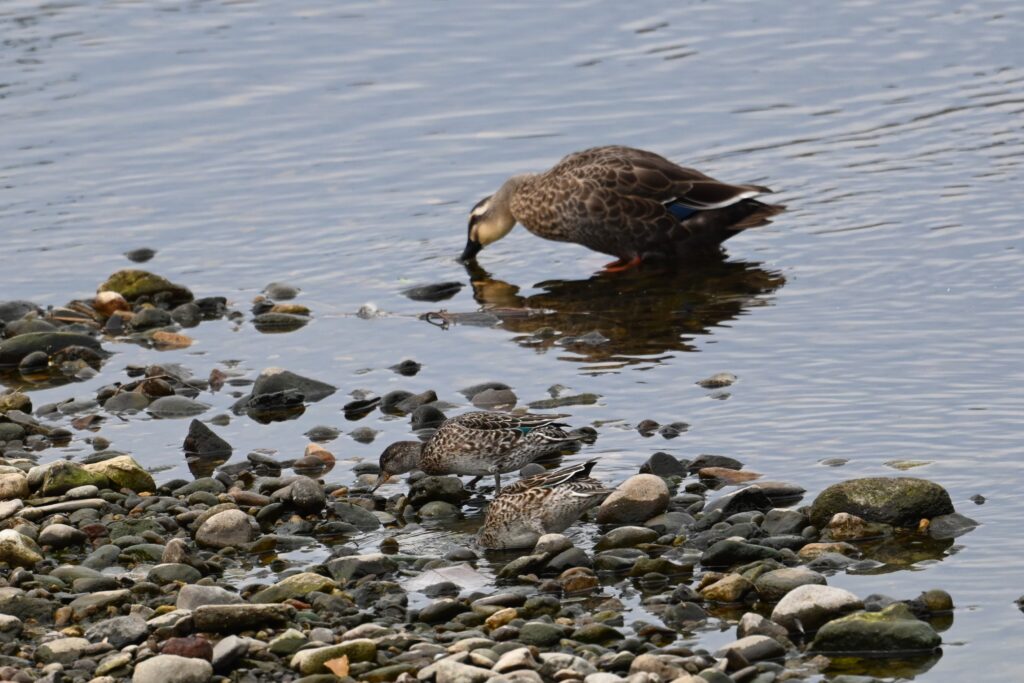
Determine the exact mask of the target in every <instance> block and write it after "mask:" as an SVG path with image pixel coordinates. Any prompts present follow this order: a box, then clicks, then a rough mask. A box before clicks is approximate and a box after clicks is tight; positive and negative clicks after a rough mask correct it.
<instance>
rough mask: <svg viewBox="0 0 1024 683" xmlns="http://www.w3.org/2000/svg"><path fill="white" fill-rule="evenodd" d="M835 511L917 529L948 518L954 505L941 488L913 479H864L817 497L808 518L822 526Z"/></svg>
mask: <svg viewBox="0 0 1024 683" xmlns="http://www.w3.org/2000/svg"><path fill="white" fill-rule="evenodd" d="M837 512H847V513H850V514H853V515H856V516H858V517H862V518H864V519H865V520H868V521H871V522H882V523H884V524H892V525H893V526H910V527H916V526H917V525H918V523H919V522H920V521H921V520H922V519H931V518H933V517H938V516H940V515H948V514H950V513H952V512H954V510H953V503H952V501H951V500H950V498H949V494H948V493H947V492H946V490H945V489H944V488H942V487H941V486H939V485H938V484H936V483H934V482H930V481H928V480H926V479H916V478H913V477H866V478H863V479H850V480H847V481H844V482H840V483H838V484H833V485H832V486H829V487H828V488H827V489H825V490H824V491H822V492H821V493H820V494H818V497H817V498H816V499H815V500H814V503H813V504H812V505H811V510H810V519H811V523H812V524H814V525H815V526H818V527H822V526H824V525H825V524H827V523H828V522H829V520H831V519H832V517H833V515H835V514H836V513H837Z"/></svg>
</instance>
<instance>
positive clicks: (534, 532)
mask: <svg viewBox="0 0 1024 683" xmlns="http://www.w3.org/2000/svg"><path fill="white" fill-rule="evenodd" d="M595 464H597V461H596V460H590V461H588V462H584V463H577V464H575V465H571V466H569V467H563V468H561V469H558V470H553V471H551V472H544V473H542V474H538V475H535V476H532V477H527V478H526V479H520V480H519V481H517V482H516V483H514V484H512V485H511V486H507V487H505V489H504V490H503V491H502V492H501V495H499V496H497V497H496V498H495V499H494V501H493V502H492V503H491V504H490V505H489V506H488V508H487V514H486V516H485V518H484V523H483V526H481V527H480V531H479V532H478V533H477V542H478V543H479V544H480V545H481V546H482V547H484V548H493V549H497V548H527V547H530V546H532V545H533V544H535V543H536V542H537V539H538V538H540V537H541V536H543V535H544V534H551V533H559V532H561V531H564V530H565V529H567V528H569V526H570V525H572V523H573V522H575V521H576V520H578V519H579V518H580V517H581V516H582V515H583V513H585V512H586V511H587V510H589V509H590V508H592V507H594V506H595V505H597V504H598V503H600V502H601V501H602V500H604V498H605V496H607V495H608V494H609V493H611V489H608V488H606V487H605V486H604V484H602V483H601V482H600V481H598V480H596V479H593V478H591V477H590V471H591V470H592V469H593V468H594V465H595Z"/></svg>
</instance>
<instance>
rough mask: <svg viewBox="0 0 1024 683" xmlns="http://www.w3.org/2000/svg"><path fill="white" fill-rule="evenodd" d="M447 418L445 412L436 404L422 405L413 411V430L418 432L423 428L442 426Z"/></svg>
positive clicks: (411, 419) (411, 420) (411, 421)
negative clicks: (435, 405) (436, 406)
mask: <svg viewBox="0 0 1024 683" xmlns="http://www.w3.org/2000/svg"><path fill="white" fill-rule="evenodd" d="M445 419H446V418H445V415H444V413H442V412H441V411H440V410H438V409H437V408H435V407H434V406H420V407H419V408H417V409H416V410H414V411H413V413H412V417H411V418H410V423H411V426H412V430H413V431H414V432H418V431H419V430H421V429H432V428H436V427H440V426H441V423H442V422H444V421H445Z"/></svg>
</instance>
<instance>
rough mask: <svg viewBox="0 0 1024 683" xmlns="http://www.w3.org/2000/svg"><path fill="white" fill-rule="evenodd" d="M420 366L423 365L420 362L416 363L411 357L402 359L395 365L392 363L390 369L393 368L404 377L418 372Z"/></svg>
mask: <svg viewBox="0 0 1024 683" xmlns="http://www.w3.org/2000/svg"><path fill="white" fill-rule="evenodd" d="M422 368H423V366H422V365H421V364H419V363H417V362H416V361H414V360H412V359H411V358H407V359H406V360H403V361H402V362H401V363H398V364H397V365H392V366H391V368H390V369H391V370H394V371H395V372H397V373H398V374H399V375H402V376H404V377H412V376H413V375H416V374H417V373H419V371H420V370H421V369H422Z"/></svg>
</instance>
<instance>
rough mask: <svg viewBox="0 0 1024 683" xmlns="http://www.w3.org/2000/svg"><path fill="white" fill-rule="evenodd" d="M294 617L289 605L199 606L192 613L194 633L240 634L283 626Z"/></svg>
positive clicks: (293, 609)
mask: <svg viewBox="0 0 1024 683" xmlns="http://www.w3.org/2000/svg"><path fill="white" fill-rule="evenodd" d="M294 615H295V608H294V607H292V606H290V605H276V604H268V605H245V604H243V605H200V606H199V607H197V608H196V609H195V610H194V611H193V612H192V620H193V621H194V623H195V628H196V631H200V632H204V631H208V632H211V633H240V632H242V631H248V630H252V629H261V628H276V627H280V626H283V625H285V624H287V623H289V621H290V620H291V619H292V617H294Z"/></svg>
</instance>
